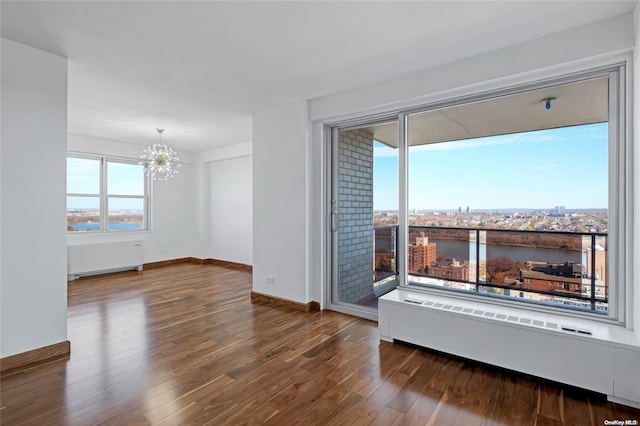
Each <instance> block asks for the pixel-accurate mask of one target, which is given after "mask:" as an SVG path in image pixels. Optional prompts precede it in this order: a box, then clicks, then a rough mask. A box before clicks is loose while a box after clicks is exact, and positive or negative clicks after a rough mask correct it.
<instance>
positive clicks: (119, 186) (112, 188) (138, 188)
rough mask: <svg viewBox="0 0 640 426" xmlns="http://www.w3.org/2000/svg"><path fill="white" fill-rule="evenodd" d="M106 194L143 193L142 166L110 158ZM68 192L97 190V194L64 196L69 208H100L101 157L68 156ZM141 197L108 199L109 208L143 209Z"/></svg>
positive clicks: (91, 191)
mask: <svg viewBox="0 0 640 426" xmlns="http://www.w3.org/2000/svg"><path fill="white" fill-rule="evenodd" d="M107 176H108V177H107V183H108V192H109V194H117V195H144V180H145V179H144V169H143V167H142V166H139V165H137V164H125V163H114V162H109V163H108V167H107ZM67 193H76V194H96V197H67V207H68V208H85V209H86V208H95V209H98V208H99V198H98V195H99V194H100V160H94V159H86V158H72V157H70V158H67ZM143 204H144V202H143V201H142V200H141V199H131V198H114V197H110V199H109V208H110V209H140V210H141V209H142V208H143Z"/></svg>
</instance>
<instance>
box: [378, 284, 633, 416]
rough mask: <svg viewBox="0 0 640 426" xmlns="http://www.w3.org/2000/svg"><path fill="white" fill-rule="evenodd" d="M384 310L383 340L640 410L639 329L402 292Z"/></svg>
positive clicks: (385, 301) (384, 301)
mask: <svg viewBox="0 0 640 426" xmlns="http://www.w3.org/2000/svg"><path fill="white" fill-rule="evenodd" d="M378 307H379V311H378V328H379V332H380V338H381V339H382V340H386V341H393V340H399V341H403V342H408V343H412V344H416V345H419V346H423V347H426V348H431V349H435V350H438V351H441V352H445V353H449V354H452V355H456V356H460V357H464V358H468V359H472V360H476V361H480V362H484V363H487V364H491V365H496V366H499V367H503V368H507V369H510V370H514V371H519V372H523V373H526V374H530V375H533V376H538V377H542V378H545V379H549V380H554V381H557V382H561V383H566V384H569V385H572V386H577V387H580V388H584V389H588V390H592V391H596V392H600V393H603V394H606V395H607V396H608V398H609V399H610V400H612V401H615V402H620V403H623V404H627V405H631V406H634V407H638V408H640V340H639V339H638V337H637V336H636V335H635V334H634V333H633V331H632V330H628V329H625V328H623V327H620V326H617V325H610V324H604V323H601V322H596V321H586V320H581V319H576V318H569V317H563V316H560V315H553V314H546V313H539V312H535V311H525V310H524V309H515V308H509V307H502V306H499V305H490V304H481V303H478V302H475V301H470V300H464V299H455V298H452V297H444V296H438V295H430V294H424V293H420V292H412V291H408V290H403V289H396V290H394V291H392V292H390V293H388V294H386V295H384V296H382V297H381V298H380V299H379V303H378ZM499 318H500V319H499ZM563 328H565V329H568V330H573V331H565V330H563ZM577 330H580V333H579V332H578V331H577ZM587 332H588V333H591V334H590V335H588V334H584V333H587Z"/></svg>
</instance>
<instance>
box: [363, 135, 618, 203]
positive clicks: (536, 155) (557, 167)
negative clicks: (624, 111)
mask: <svg viewBox="0 0 640 426" xmlns="http://www.w3.org/2000/svg"><path fill="white" fill-rule="evenodd" d="M607 133H608V126H607V123H598V124H589V125H583V126H572V127H564V128H559V129H551V130H538V131H534V132H526V133H518V134H510V135H503V136H491V137H485V138H477V139H468V140H463V141H455V142H446V143H438V144H430V145H420V146H415V147H411V148H410V150H409V209H414V208H416V209H419V210H423V209H425V210H444V209H457V208H458V207H462V208H463V209H465V208H466V207H467V206H470V208H471V209H472V210H473V209H507V208H536V209H550V208H553V207H554V206H557V205H563V206H565V207H566V208H567V209H578V208H607V205H608V175H607V162H608V160H607V158H608V154H607V145H608V134H607ZM397 164H398V158H397V150H396V149H392V148H390V147H387V146H385V145H383V144H381V143H379V142H375V145H374V210H397V209H398V189H397V188H398V166H397Z"/></svg>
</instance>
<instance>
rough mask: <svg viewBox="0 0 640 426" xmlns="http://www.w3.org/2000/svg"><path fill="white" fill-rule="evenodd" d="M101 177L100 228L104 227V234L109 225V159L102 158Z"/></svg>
mask: <svg viewBox="0 0 640 426" xmlns="http://www.w3.org/2000/svg"><path fill="white" fill-rule="evenodd" d="M100 164H101V176H100V226H101V227H102V232H108V230H109V228H108V224H107V217H108V214H107V209H108V208H109V203H108V197H107V196H108V192H107V182H108V176H107V159H106V158H104V157H103V158H101V159H100Z"/></svg>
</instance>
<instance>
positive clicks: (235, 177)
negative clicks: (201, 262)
mask: <svg viewBox="0 0 640 426" xmlns="http://www.w3.org/2000/svg"><path fill="white" fill-rule="evenodd" d="M251 149H252V147H251V144H250V143H248V144H240V145H235V146H231V147H223V148H218V149H215V150H211V151H207V152H205V153H204V155H203V156H202V157H203V161H204V168H205V173H204V174H205V183H204V187H205V194H204V200H205V201H204V204H205V210H204V218H205V219H204V223H203V228H204V232H205V234H206V240H205V244H206V246H205V255H204V256H203V257H205V258H212V259H219V260H226V261H230V262H236V263H243V264H245V265H251V264H252V263H253V244H252V242H253V191H252V187H253V180H252V176H253V173H252V168H253V161H252V156H251Z"/></svg>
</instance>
